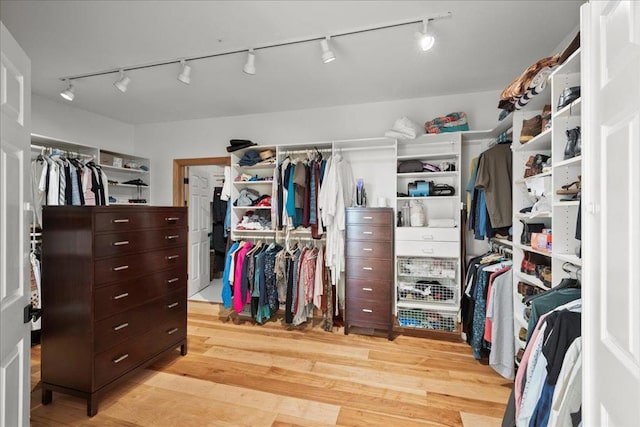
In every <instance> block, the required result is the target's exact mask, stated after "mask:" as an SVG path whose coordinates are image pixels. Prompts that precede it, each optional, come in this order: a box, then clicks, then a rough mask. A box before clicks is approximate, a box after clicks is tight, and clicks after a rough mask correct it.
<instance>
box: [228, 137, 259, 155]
mask: <svg viewBox="0 0 640 427" xmlns="http://www.w3.org/2000/svg"><path fill="white" fill-rule="evenodd" d="M253 145H258V144H256V143H255V142H252V141H250V140H248V139H232V140H230V141H229V146H228V147H227V153H232V152H234V151H237V150H242V149H243V148H247V147H251V146H253Z"/></svg>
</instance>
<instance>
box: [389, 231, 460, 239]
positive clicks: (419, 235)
mask: <svg viewBox="0 0 640 427" xmlns="http://www.w3.org/2000/svg"><path fill="white" fill-rule="evenodd" d="M401 240H417V241H423V242H459V241H460V229H459V228H433V227H398V228H396V242H399V241H401Z"/></svg>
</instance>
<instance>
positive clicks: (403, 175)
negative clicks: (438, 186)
mask: <svg viewBox="0 0 640 427" xmlns="http://www.w3.org/2000/svg"><path fill="white" fill-rule="evenodd" d="M457 175H458V171H445V172H406V173H399V174H398V178H445V177H448V176H457Z"/></svg>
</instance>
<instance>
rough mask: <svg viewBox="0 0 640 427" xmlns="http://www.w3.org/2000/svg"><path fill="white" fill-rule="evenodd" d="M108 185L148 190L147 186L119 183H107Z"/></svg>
mask: <svg viewBox="0 0 640 427" xmlns="http://www.w3.org/2000/svg"><path fill="white" fill-rule="evenodd" d="M109 185H110V186H112V187H126V188H142V189H146V190H148V189H149V186H148V185H135V184H121V183H117V184H113V183H109Z"/></svg>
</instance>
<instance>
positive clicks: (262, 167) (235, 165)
mask: <svg viewBox="0 0 640 427" xmlns="http://www.w3.org/2000/svg"><path fill="white" fill-rule="evenodd" d="M233 167H234V168H237V169H240V170H243V169H274V168H275V167H276V164H275V163H269V164H266V165H259V164H258V165H252V166H242V165H239V164H237V163H236V164H234V165H233Z"/></svg>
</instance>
